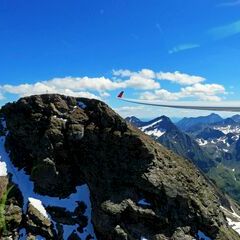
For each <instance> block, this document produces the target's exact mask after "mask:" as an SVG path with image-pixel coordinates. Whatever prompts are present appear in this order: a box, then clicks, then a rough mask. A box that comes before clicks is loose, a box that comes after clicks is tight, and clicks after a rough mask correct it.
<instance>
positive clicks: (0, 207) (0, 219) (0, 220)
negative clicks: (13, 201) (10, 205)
mask: <svg viewBox="0 0 240 240" xmlns="http://www.w3.org/2000/svg"><path fill="white" fill-rule="evenodd" d="M12 188H13V186H11V187H9V188H8V190H6V191H5V192H4V193H3V195H2V198H1V199H0V233H2V232H4V231H6V230H7V229H6V220H5V207H6V202H7V199H8V194H9V193H10V191H11V190H12Z"/></svg>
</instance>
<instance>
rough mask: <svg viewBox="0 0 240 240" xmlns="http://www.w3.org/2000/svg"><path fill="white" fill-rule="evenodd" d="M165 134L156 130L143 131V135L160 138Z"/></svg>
mask: <svg viewBox="0 0 240 240" xmlns="http://www.w3.org/2000/svg"><path fill="white" fill-rule="evenodd" d="M165 132H166V131H161V130H158V129H154V130H149V131H145V133H146V134H147V135H151V136H155V137H161V136H162V135H163V134H164V133H165Z"/></svg>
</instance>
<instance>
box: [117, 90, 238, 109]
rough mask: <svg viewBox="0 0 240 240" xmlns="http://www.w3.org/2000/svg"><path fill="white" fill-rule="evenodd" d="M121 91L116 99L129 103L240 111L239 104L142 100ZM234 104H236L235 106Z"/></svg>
mask: <svg viewBox="0 0 240 240" xmlns="http://www.w3.org/2000/svg"><path fill="white" fill-rule="evenodd" d="M123 93H124V92H123V91H122V92H121V93H120V94H119V95H118V99H120V100H122V101H125V102H130V103H136V104H142V105H148V106H157V107H166V108H178V109H189V110H191V109H192V110H206V111H225V112H240V105H239V106H237V105H236V104H232V105H229V104H228V105H226V104H223V103H217V104H216V103H215V105H213V104H210V103H206V104H205V105H203V104H199V103H198V102H191V103H186V102H185V103H180V102H179V103H171V104H170V103H166V102H164V103H163V102H162V103H160V102H153V101H147V100H146V101H144V100H138V99H129V98H124V97H123ZM235 105H236V106H235Z"/></svg>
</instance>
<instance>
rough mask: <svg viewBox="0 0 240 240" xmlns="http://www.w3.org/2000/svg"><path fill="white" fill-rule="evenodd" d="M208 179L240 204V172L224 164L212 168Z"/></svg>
mask: <svg viewBox="0 0 240 240" xmlns="http://www.w3.org/2000/svg"><path fill="white" fill-rule="evenodd" d="M207 175H208V177H209V178H210V179H211V180H212V181H213V182H214V183H215V184H216V185H217V186H218V187H219V188H220V189H221V190H222V191H223V192H225V193H227V194H229V195H230V196H231V197H232V198H234V199H235V200H236V201H238V203H240V171H239V170H237V169H236V170H233V169H231V168H229V167H226V166H224V165H222V164H219V165H218V166H217V167H215V168H212V169H211V170H210V171H209V172H208V173H207Z"/></svg>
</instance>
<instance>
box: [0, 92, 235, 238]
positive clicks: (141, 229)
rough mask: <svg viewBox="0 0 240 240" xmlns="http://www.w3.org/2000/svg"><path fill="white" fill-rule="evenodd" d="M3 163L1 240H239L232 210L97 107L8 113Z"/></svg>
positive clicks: (44, 98)
mask: <svg viewBox="0 0 240 240" xmlns="http://www.w3.org/2000/svg"><path fill="white" fill-rule="evenodd" d="M0 155H1V159H0V161H1V163H2V164H4V163H5V164H6V166H7V173H8V174H7V175H6V174H2V176H0V186H1V188H0V194H1V195H0V198H1V199H2V200H1V213H0V214H1V216H0V217H1V222H0V226H1V232H0V234H1V235H2V238H1V239H83V240H90V239H98V240H135V239H136V240H144V239H145V240H146V239H147V240H167V239H174V240H177V239H179V240H192V239H222V240H228V239H229V240H235V239H240V236H239V235H238V233H237V231H235V230H237V229H236V226H237V222H239V219H240V217H239V216H238V214H239V212H238V211H239V210H238V206H237V205H236V204H234V203H233V202H231V201H229V200H228V199H227V198H225V197H224V196H223V195H222V194H221V193H220V191H218V190H217V189H216V188H215V187H214V186H213V185H212V184H210V183H209V181H208V180H207V179H206V178H205V177H204V176H203V175H202V174H201V173H200V172H199V171H198V170H197V169H196V167H195V166H194V165H193V164H192V163H191V162H190V161H189V160H186V159H184V158H182V157H179V156H178V155H175V154H174V153H172V152H170V151H168V150H166V149H165V148H164V147H163V146H162V145H160V144H159V143H157V142H155V141H154V140H152V139H151V138H150V137H149V136H147V135H145V134H144V133H142V132H141V131H140V130H137V129H136V128H134V127H132V126H131V125H130V124H127V123H126V122H125V120H123V119H122V118H121V117H120V116H119V115H118V114H116V113H115V112H114V111H113V110H112V109H110V108H109V107H108V106H107V105H106V104H105V103H103V102H101V101H98V100H93V99H86V98H74V97H66V96H61V95H41V96H31V97H26V98H22V99H20V100H19V101H17V102H15V103H9V104H7V105H5V106H4V107H3V108H2V109H1V145H0ZM231 217H232V219H231V224H229V219H230V218H231ZM234 227H235V229H234ZM232 228H233V229H232ZM39 236H40V237H42V238H39Z"/></svg>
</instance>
